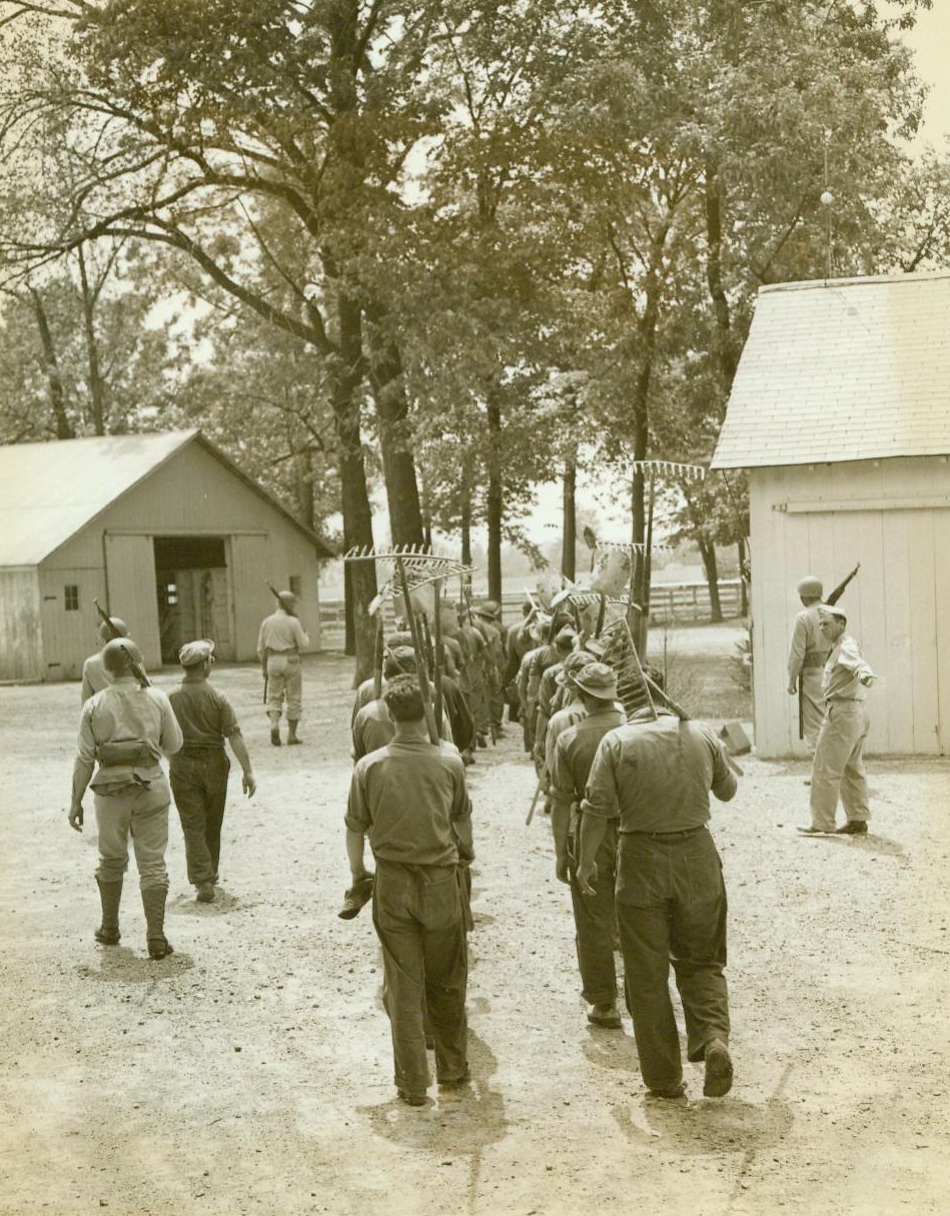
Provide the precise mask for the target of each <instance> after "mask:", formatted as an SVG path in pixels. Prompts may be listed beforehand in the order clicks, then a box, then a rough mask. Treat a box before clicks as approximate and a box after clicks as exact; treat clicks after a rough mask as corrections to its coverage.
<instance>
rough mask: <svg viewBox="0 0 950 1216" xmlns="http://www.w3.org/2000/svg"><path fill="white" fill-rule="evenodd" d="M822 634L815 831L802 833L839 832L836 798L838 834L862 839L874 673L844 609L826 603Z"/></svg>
mask: <svg viewBox="0 0 950 1216" xmlns="http://www.w3.org/2000/svg"><path fill="white" fill-rule="evenodd" d="M818 614H819V619H820V622H821V632H822V634H823V635H824V637H825V639H826V640H827V642H828V643H829V644H830V646H831V651H830V652H829V654H828V659H827V661H826V663H825V666H824V671H823V672H822V682H821V690H822V695H823V696H824V699H825V716H824V720H823V722H822V724H821V730H820V731H819V734H818V745H817V747H816V748H815V758H814V760H813V762H812V770H811V826H810V827H807V828H799V829H798V830H799V831H800V832H802V833H804V835H806V836H824V835H827V834H828V833H830V832H834V831H835V814H836V812H837V810H838V795H839V794H840V795H841V801H842V803H843V805H844V809H845V814H846V815H847V817H848V819H847V822H846V823H845V824H844V825H843V826H842V827H840V828H838V829H837V832H838V834H839V835H841V834H844V835H846V836H863V835H865V834H866V832H867V830H868V819H869V817H870V811H869V810H868V781H867V774H866V772H865V770H864V744H865V741H866V739H867V737H868V711H867V705H866V701H867V693H866V692H865V689H867V688H868V687H869V686H870V685H871V684H872V683H873V682H874V672H873V671H872V670H871V668H870V667H869V666H868V665H867V663H865V661H864V659H863V658H862V657H861V650H860V648H859V647H858V644H857V642H856V641H855V640H854V638H853V637H851V636H850V634H847V633H845V629H846V627H847V624H848V618H847V616H846V615H845V613H843V612H842V611H841V609H840V608H834V607H831V606H830V605H828V604H822V605H821V607H820V608H819V610H818Z"/></svg>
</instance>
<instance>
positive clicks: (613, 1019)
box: [587, 1001, 623, 1030]
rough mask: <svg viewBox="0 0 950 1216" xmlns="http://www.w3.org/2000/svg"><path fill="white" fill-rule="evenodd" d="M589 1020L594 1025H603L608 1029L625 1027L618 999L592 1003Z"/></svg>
mask: <svg viewBox="0 0 950 1216" xmlns="http://www.w3.org/2000/svg"><path fill="white" fill-rule="evenodd" d="M587 1020H588V1022H590V1023H591V1025H592V1026H603V1027H604V1028H605V1029H606V1030H622V1029H623V1022H621V1020H620V1013H619V1012H618V1010H617V1002H616V1001H608V1002H607V1003H606V1004H604V1005H592V1006H591V1007H590V1009H588V1011H587Z"/></svg>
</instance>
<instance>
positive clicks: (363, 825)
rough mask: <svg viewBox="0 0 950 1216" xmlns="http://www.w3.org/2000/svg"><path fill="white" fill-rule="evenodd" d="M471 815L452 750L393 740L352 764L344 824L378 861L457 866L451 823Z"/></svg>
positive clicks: (461, 773)
mask: <svg viewBox="0 0 950 1216" xmlns="http://www.w3.org/2000/svg"><path fill="white" fill-rule="evenodd" d="M471 810H472V807H471V803H470V802H469V797H468V791H467V789H466V786H465V766H464V765H463V763H462V757H461V756H460V755H459V753H458V749H457V748H456V747H455V746H454V745H453V744H451V743H440V744H435V743H430V742H429V741H428V739H414V738H413V739H399V738H396V739H393V741H392V742H391V743H388V744H387V745H386V746H385V747H381V748H379V750H378V751H375V752H370V754H369V755H368V756H363V758H362V759H361V760H357V762H356V767H355V768H354V769H353V776H352V779H351V781H350V795H349V799H348V802H347V808H346V817H345V822H346V826H347V827H348V828H349V829H350V831H352V832H361V833H363V834H364V835H366V836H368V837H369V843H370V847H371V848H372V850H373V855H374V856H375V857H377V858H379V859H381V860H383V861H400V862H403V863H406V864H409V865H417V866H448V865H455V864H457V862H458V860H459V852H458V846H457V844H456V840H455V834H454V832H453V829H452V823H453V821H454V820H457V819H464V818H466V817H467V816H469V815H470V814H471ZM463 860H468V859H467V858H465V859H463Z"/></svg>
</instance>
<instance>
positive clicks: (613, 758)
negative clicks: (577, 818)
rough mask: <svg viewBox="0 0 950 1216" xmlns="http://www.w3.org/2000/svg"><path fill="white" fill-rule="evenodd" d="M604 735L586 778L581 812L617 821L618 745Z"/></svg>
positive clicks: (618, 812)
mask: <svg viewBox="0 0 950 1216" xmlns="http://www.w3.org/2000/svg"><path fill="white" fill-rule="evenodd" d="M612 734H613V732H611V734H608V735H604V737H603V739H601V741H600V746H599V747H598V749H597V754H596V756H594V763H593V764H592V765H591V769H590V775H589V776H588V778H587V789H586V790H585V793H584V799H583V801H582V802H581V811H582V813H583V814H585V815H598V816H599V817H600V818H601V819H619V818H620V808H619V806H618V802H617V771H616V764H617V749H618V746H619V745H618V744H617V743H616V741H615V740H614V739H612V738H611V735H612Z"/></svg>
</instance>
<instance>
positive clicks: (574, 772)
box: [548, 705, 623, 810]
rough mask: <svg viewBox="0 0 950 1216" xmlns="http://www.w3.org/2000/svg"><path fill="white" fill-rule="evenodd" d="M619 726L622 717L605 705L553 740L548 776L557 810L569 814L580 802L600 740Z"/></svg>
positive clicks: (621, 722) (610, 706) (612, 708)
mask: <svg viewBox="0 0 950 1216" xmlns="http://www.w3.org/2000/svg"><path fill="white" fill-rule="evenodd" d="M582 708H583V706H582ZM551 721H552V722H553V721H554V719H553V718H552V719H551ZM622 725H623V714H622V713H619V712H618V711H617V710H616V709H615V708H614V706H613V705H607V706H606V707H605V708H604V709H597V710H594V712H593V713H588V714H587V715H586V717H583V718H581V719H580V720H579V721H578V722H575V723H574V724H573V725H572V726H568V727H567V728H566V729H565V730H563V731H561V733H560V734H559V735H558V736H557V738H556V739H555V742H554V746H553V748H552V753H553V754H552V758H551V764H550V767H549V770H548V771H549V772H550V774H551V790H550V792H551V799H552V801H553V803H554V805H555V806H556V807H564V808H566V809H568V810H570V808H571V807H572V806H573V805H574V804H575V803H579V802H580V800H581V798H583V796H584V790H585V788H586V786H587V778H588V776H589V775H590V769H591V765H592V764H593V763H594V756H595V755H596V754H597V749H598V747H600V741H601V739H603V737H604V735H606V734H607V732H608V731H611V730H615V729H616V728H617V727H618V726H622Z"/></svg>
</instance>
